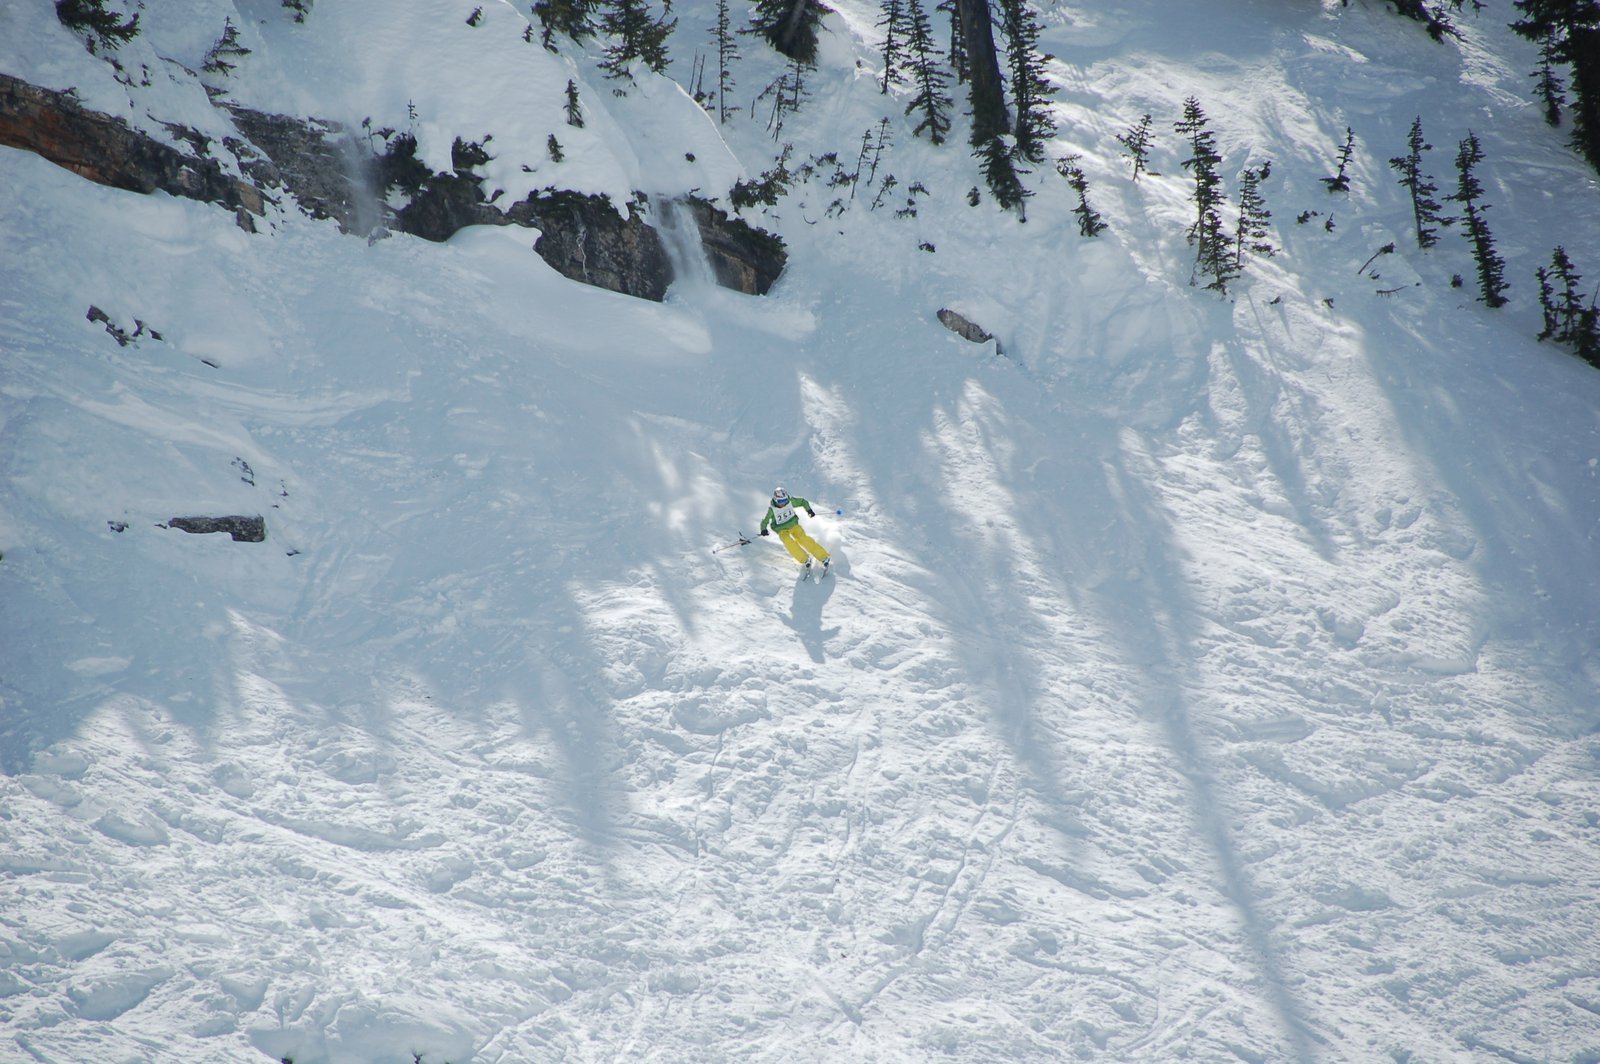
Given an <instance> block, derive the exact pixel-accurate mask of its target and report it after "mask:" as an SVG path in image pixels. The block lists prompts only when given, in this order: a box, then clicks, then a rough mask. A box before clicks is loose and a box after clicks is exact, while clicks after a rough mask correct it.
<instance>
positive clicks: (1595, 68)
mask: <svg viewBox="0 0 1600 1064" xmlns="http://www.w3.org/2000/svg"><path fill="white" fill-rule="evenodd" d="M1513 6H1514V7H1515V8H1516V9H1517V10H1518V11H1519V12H1521V14H1522V16H1523V17H1522V18H1520V19H1518V20H1517V21H1516V22H1513V23H1512V24H1511V28H1512V29H1513V30H1515V31H1516V32H1517V33H1518V34H1520V35H1521V36H1523V37H1526V38H1527V39H1528V40H1530V41H1536V42H1538V43H1539V44H1540V52H1541V58H1542V59H1543V60H1544V61H1545V62H1551V61H1554V62H1560V63H1567V64H1570V66H1571V70H1572V80H1571V89H1572V144H1573V146H1574V147H1575V148H1577V149H1578V151H1579V152H1581V153H1582V154H1583V157H1584V158H1585V159H1587V160H1588V161H1589V165H1590V166H1593V167H1594V168H1595V169H1597V170H1600V0H1516V2H1515V3H1514V4H1513ZM1536 76H1537V75H1536ZM1541 84H1542V80H1541ZM1548 115H1549V105H1548V103H1547V105H1546V116H1547V118H1548Z"/></svg>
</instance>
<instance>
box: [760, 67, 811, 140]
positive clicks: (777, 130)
mask: <svg viewBox="0 0 1600 1064" xmlns="http://www.w3.org/2000/svg"><path fill="white" fill-rule="evenodd" d="M808 69H810V68H809V67H808V66H807V65H806V64H805V63H802V62H801V61H800V60H798V59H791V60H789V65H788V67H787V68H786V69H785V70H784V72H783V73H782V74H780V75H778V79H777V80H776V81H774V82H773V83H772V84H771V85H768V86H767V87H766V88H765V89H763V90H762V92H761V95H760V96H758V97H756V99H758V100H761V99H765V98H767V97H768V96H771V97H772V114H771V115H769V116H768V118H767V129H769V130H771V131H772V139H773V140H779V139H781V138H782V136H783V120H784V118H785V117H786V116H787V115H788V114H789V112H791V111H796V110H799V108H800V101H802V100H804V99H805V98H806V97H807V96H809V95H810V93H808V92H807V91H806V87H805V72H806V71H807V70H808Z"/></svg>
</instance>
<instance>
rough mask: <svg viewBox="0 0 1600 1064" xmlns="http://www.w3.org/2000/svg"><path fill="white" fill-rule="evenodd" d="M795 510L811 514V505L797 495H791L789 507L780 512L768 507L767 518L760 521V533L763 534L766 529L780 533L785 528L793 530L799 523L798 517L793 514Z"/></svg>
mask: <svg viewBox="0 0 1600 1064" xmlns="http://www.w3.org/2000/svg"><path fill="white" fill-rule="evenodd" d="M796 510H804V511H805V512H806V513H811V504H810V503H809V502H806V500H804V499H802V498H801V497H800V496H798V495H791V496H789V505H788V506H785V507H784V508H783V509H782V510H777V509H774V508H773V507H771V506H768V507H767V516H765V517H763V518H762V519H761V531H763V532H765V531H766V530H767V529H768V527H771V528H775V529H778V530H780V531H781V530H782V529H785V528H793V527H794V526H795V525H798V524H799V523H800V515H799V514H798V513H796V512H795V511H796Z"/></svg>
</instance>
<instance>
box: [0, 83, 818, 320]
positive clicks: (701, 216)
mask: <svg viewBox="0 0 1600 1064" xmlns="http://www.w3.org/2000/svg"><path fill="white" fill-rule="evenodd" d="M222 106H224V107H225V109H226V111H227V113H228V114H229V116H230V118H231V122H232V125H233V127H234V128H235V129H236V130H237V131H238V133H239V136H238V137H225V138H224V139H223V143H222V145H220V150H222V151H225V152H227V153H228V155H230V156H231V157H232V159H233V160H234V162H235V164H236V166H235V167H224V166H223V164H222V163H221V162H220V161H219V160H218V158H217V157H216V156H215V155H214V154H213V153H214V152H216V151H217V150H218V147H219V146H217V145H215V144H213V143H212V142H211V141H210V139H209V138H206V137H203V136H201V135H200V134H199V133H197V132H195V131H194V130H191V129H186V128H184V127H182V126H177V125H169V126H168V127H167V128H168V129H169V131H170V132H171V133H172V137H173V140H175V141H177V142H179V143H182V144H185V145H187V146H188V147H189V148H190V149H191V151H188V152H185V151H183V150H180V149H179V148H176V147H173V146H172V145H170V144H165V143H162V142H160V141H157V140H155V139H153V138H151V137H150V136H148V135H147V134H145V133H143V132H140V131H139V130H136V129H133V128H132V127H130V126H129V125H128V124H127V123H126V122H124V121H123V120H122V119H120V118H115V117H113V116H111V115H106V114H102V113H100V112H97V111H92V110H89V109H88V108H85V107H83V106H82V105H81V104H80V103H79V102H78V101H77V99H76V98H75V97H74V95H73V94H72V92H71V91H66V92H60V91H55V90H52V89H44V88H40V87H38V86H36V85H31V84H29V83H27V82H25V81H21V80H19V79H17V78H14V77H10V76H8V75H4V74H0V144H4V145H8V146H10V147H14V148H22V149H24V150H27V151H31V152H35V153H36V154H38V155H40V156H42V157H43V158H46V159H48V160H50V161H51V162H53V163H56V164H58V165H60V166H63V167H65V168H66V169H68V170H71V171H72V172H73V173H75V174H78V175H80V176H82V177H85V178H88V179H89V180H91V181H96V182H99V183H100V184H104V185H111V186H113V187H116V188H122V189H128V190H130V191H134V192H143V193H150V192H157V191H161V192H166V193H168V194H169V195H173V196H183V197H186V198H189V199H196V200H201V201H204V202H208V203H216V204H219V205H221V206H223V207H227V208H229V209H231V210H233V211H234V213H235V216H236V218H237V219H238V222H239V224H240V226H241V227H243V228H244V229H246V230H249V231H251V232H254V231H255V228H256V226H255V219H256V218H259V217H261V216H263V215H264V214H265V211H266V207H267V205H268V204H270V203H278V202H281V200H282V197H284V196H287V197H289V198H290V199H291V200H292V201H293V202H294V203H295V204H296V205H297V206H298V207H299V208H300V209H302V210H304V211H305V212H306V213H308V214H310V215H311V216H312V217H316V218H330V219H333V220H335V221H337V222H338V224H339V226H340V228H341V229H343V230H344V231H346V232H349V233H355V234H357V235H361V236H367V237H371V236H373V235H374V234H376V233H379V232H381V231H383V230H393V231H398V232H402V233H409V234H412V235H415V236H419V237H422V238H424V239H427V240H436V241H438V240H446V239H449V237H450V236H451V235H452V234H454V233H455V232H456V231H458V230H459V229H461V228H462V227H464V226H468V225H520V226H525V227H529V228H535V229H538V230H539V237H538V239H537V240H536V241H535V243H534V246H533V249H534V251H535V252H537V253H538V254H539V256H540V257H542V258H543V259H544V260H545V261H546V262H548V263H549V264H550V265H551V266H552V267H553V268H554V269H556V270H558V271H559V272H560V273H561V274H562V275H564V276H566V277H570V278H572V279H573V280H575V281H581V282H583V283H585V284H592V285H596V286H598V287H601V288H607V289H610V290H611V291H614V292H623V293H625V294H627V295H632V296H639V297H641V298H644V299H653V300H658V301H659V300H660V299H662V298H663V297H664V296H665V295H666V291H667V286H668V285H669V284H670V283H671V281H672V267H671V263H670V260H669V259H668V256H667V254H666V249H665V248H664V246H663V244H662V240H661V237H660V234H659V233H658V232H657V230H656V229H655V228H654V227H652V226H651V225H650V224H649V223H648V222H647V221H646V215H647V213H648V204H647V201H646V199H645V197H643V196H642V195H641V196H638V197H636V200H635V202H634V203H633V204H631V205H630V208H631V209H630V210H628V212H627V214H626V217H625V216H624V214H623V212H622V211H620V210H618V209H617V206H616V205H614V204H612V203H611V202H610V201H609V200H608V199H606V198H605V197H603V196H592V195H584V194H582V193H578V192H572V191H567V190H559V189H549V190H545V191H542V192H539V193H536V194H534V195H532V196H529V197H527V198H525V199H522V200H519V201H517V202H516V203H513V204H511V205H509V206H506V207H501V206H500V205H498V204H497V203H495V202H494V199H495V198H498V194H496V195H495V196H494V197H491V196H488V195H485V193H484V190H483V178H482V177H481V176H479V175H478V174H476V173H474V170H475V169H476V167H477V166H479V165H481V163H482V162H484V161H486V160H487V158H488V156H487V155H486V154H484V153H483V149H482V146H481V145H476V144H463V143H461V142H457V144H456V150H455V151H454V152H453V153H452V155H453V159H452V169H451V171H449V172H438V173H434V172H430V171H429V170H428V169H427V168H426V167H424V166H422V164H421V163H420V162H419V161H418V160H417V159H416V157H415V154H414V149H415V143H414V142H412V143H411V144H410V146H409V147H410V149H411V151H409V152H408V151H407V143H406V138H405V137H403V136H402V137H395V136H394V135H393V134H392V133H391V134H390V135H389V136H388V137H386V138H384V151H383V153H381V154H375V153H374V152H373V151H372V149H371V148H370V147H368V145H369V144H370V143H372V141H371V139H370V138H368V137H366V136H362V137H361V138H359V139H358V138H357V137H356V136H354V134H353V133H352V131H350V130H346V129H344V128H342V127H340V126H339V125H338V124H337V123H332V122H325V121H321V120H318V119H305V118H296V117H293V116H289V115H273V114H265V113H262V112H259V111H252V110H250V109H248V108H244V107H240V106H238V105H236V104H226V103H225V104H223V105H222ZM235 169H236V170H237V174H238V175H243V176H236V174H235V173H233V172H231V171H232V170H235ZM395 202H398V203H400V204H401V205H400V206H392V204H393V203H395ZM688 206H689V208H690V214H691V215H692V216H693V218H694V220H695V223H696V225H697V226H698V227H699V230H700V236H701V242H702V244H703V246H704V247H705V251H706V256H707V258H708V259H709V260H710V262H711V266H712V270H713V273H714V274H715V276H716V279H717V282H718V283H719V284H721V285H722V286H724V287H726V288H732V289H734V290H736V291H740V292H744V293H747V294H750V295H764V294H766V292H767V291H768V290H769V289H770V288H771V287H772V285H773V283H774V282H775V281H776V280H777V279H778V276H779V275H780V274H782V272H783V269H784V265H785V263H786V261H787V255H786V252H785V250H784V245H783V241H782V240H781V239H779V238H778V237H776V236H774V235H772V234H771V233H767V232H764V231H763V230H760V229H757V228H755V227H753V226H750V225H748V224H746V223H745V222H744V221H743V220H742V219H739V218H737V217H734V216H731V215H729V214H727V213H726V212H724V211H722V210H720V209H718V208H717V207H715V206H714V205H712V204H710V203H707V202H705V201H703V200H698V199H695V200H690V201H688Z"/></svg>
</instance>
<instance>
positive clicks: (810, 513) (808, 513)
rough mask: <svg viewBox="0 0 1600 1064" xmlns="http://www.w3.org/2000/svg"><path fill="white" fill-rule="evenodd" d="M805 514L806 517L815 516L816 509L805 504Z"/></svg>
mask: <svg viewBox="0 0 1600 1064" xmlns="http://www.w3.org/2000/svg"><path fill="white" fill-rule="evenodd" d="M806 516H807V517H815V516H817V511H815V510H813V509H812V508H811V507H809V506H807V507H806Z"/></svg>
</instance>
